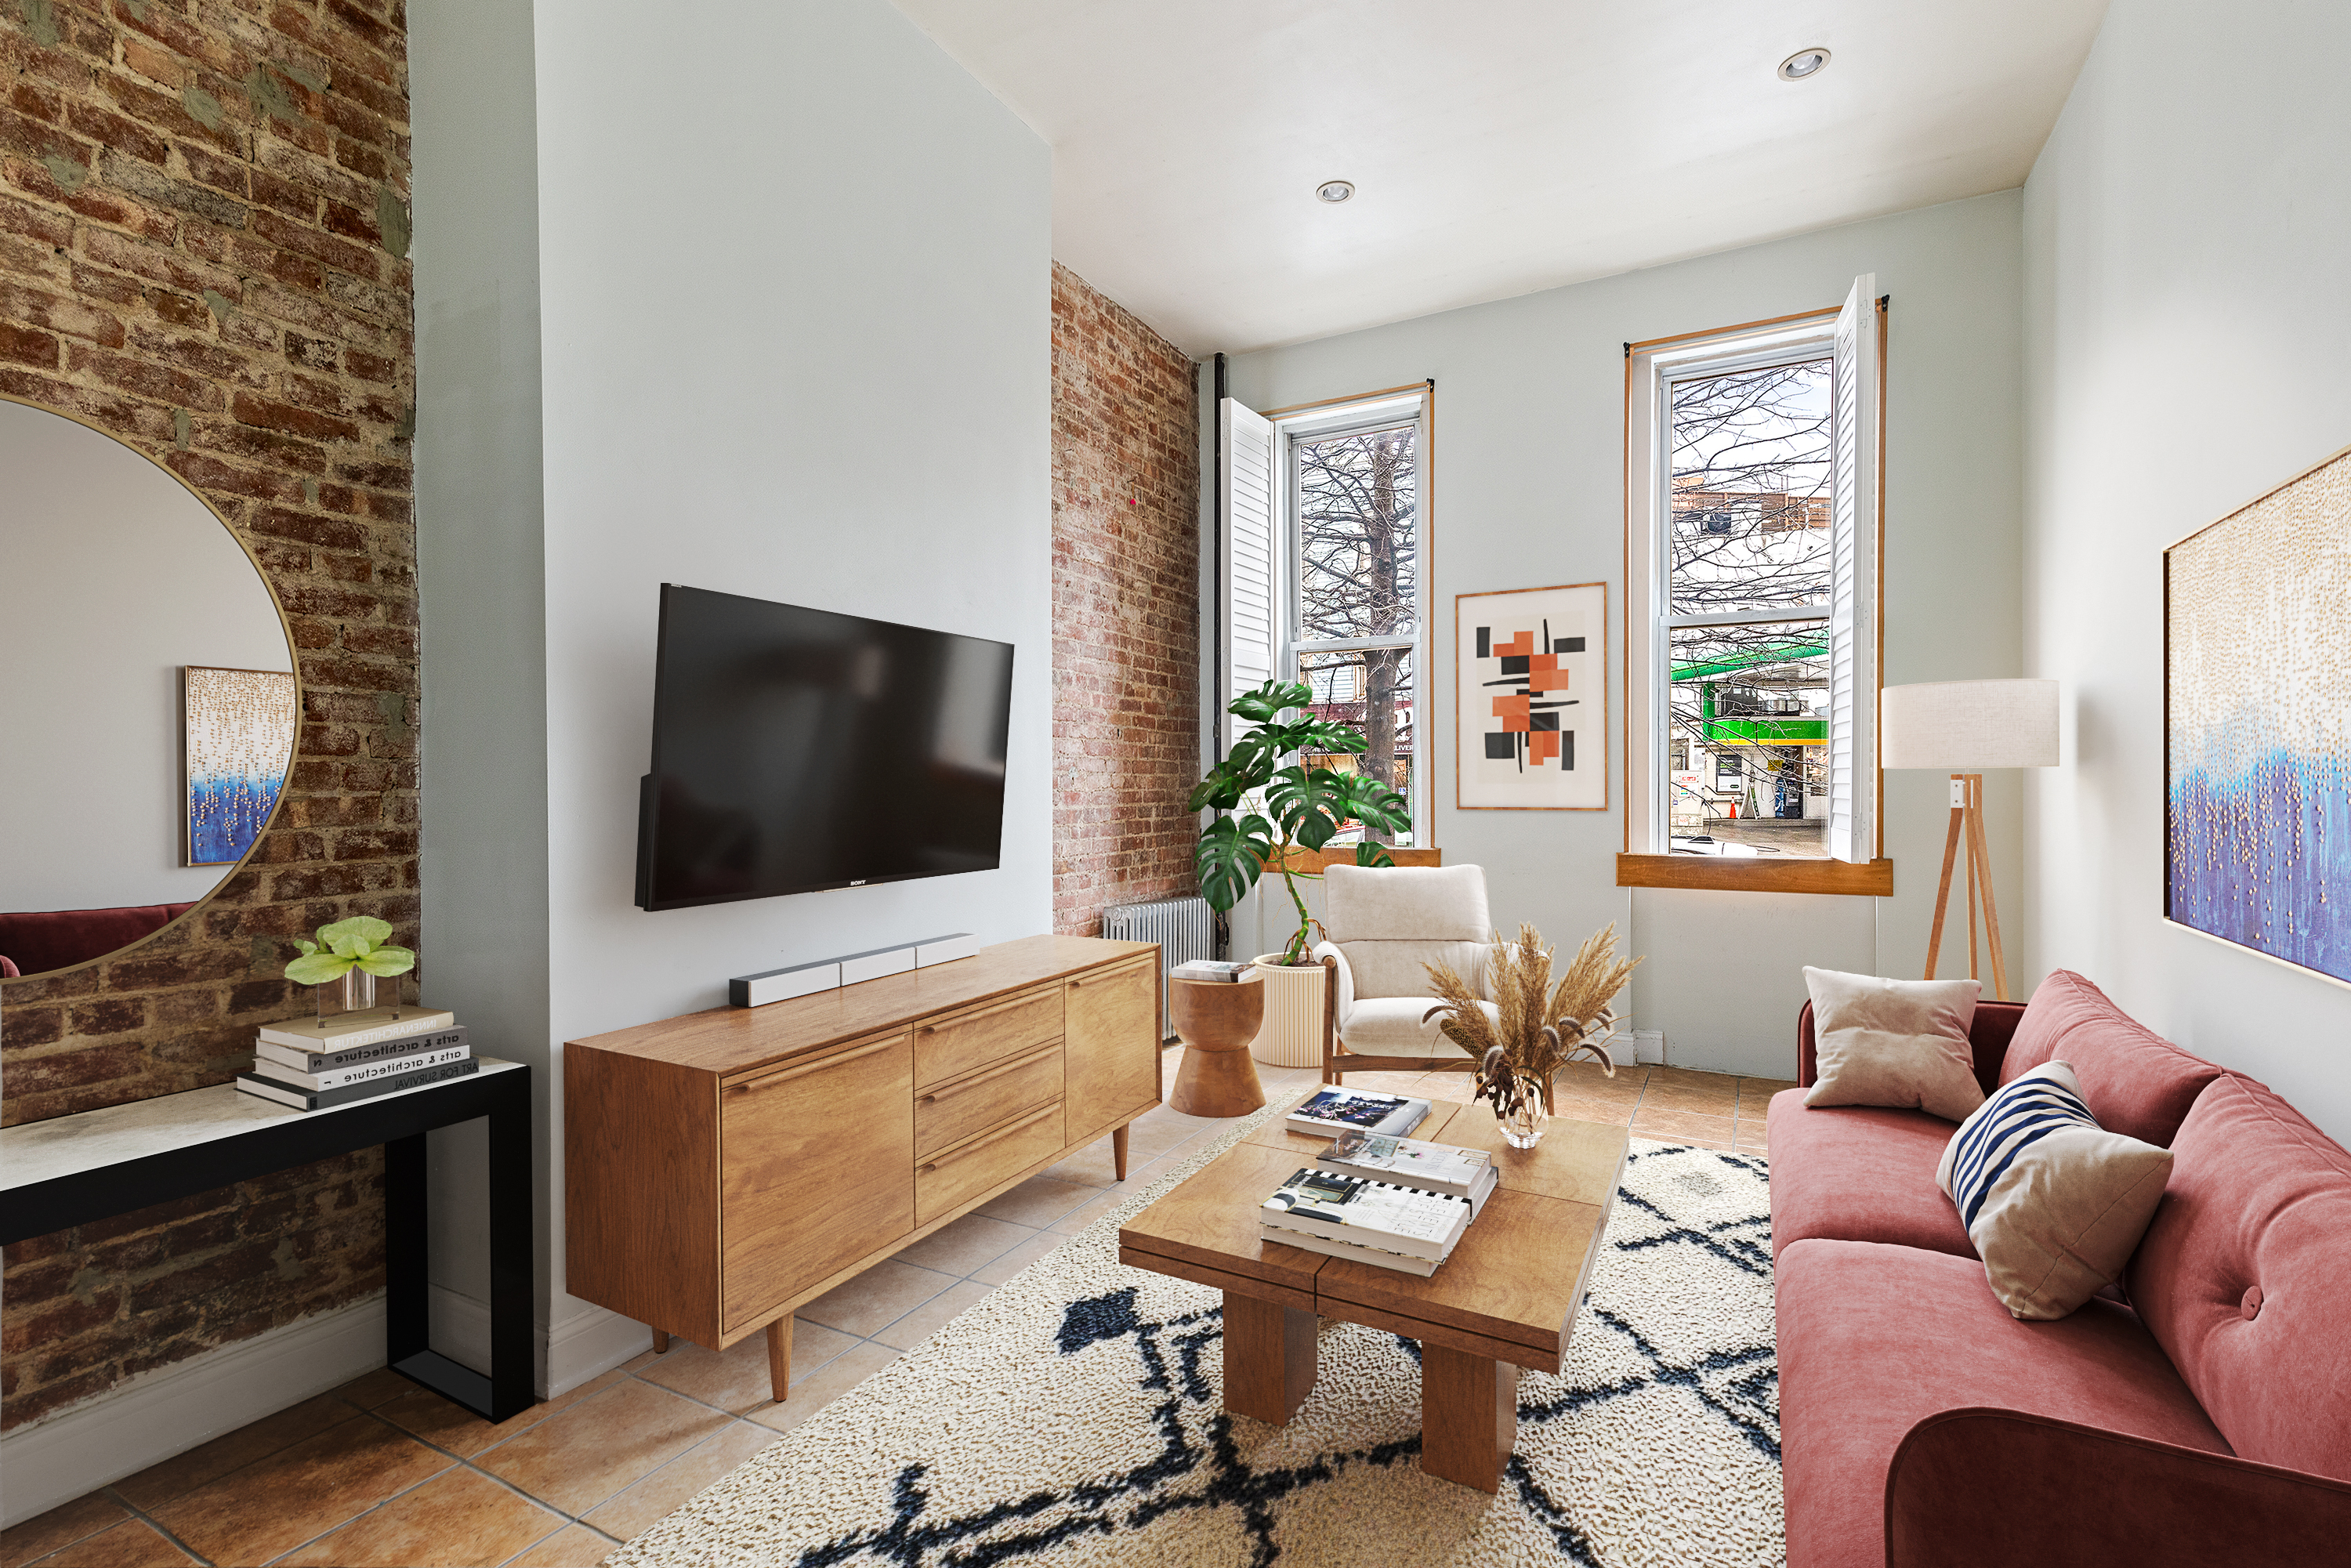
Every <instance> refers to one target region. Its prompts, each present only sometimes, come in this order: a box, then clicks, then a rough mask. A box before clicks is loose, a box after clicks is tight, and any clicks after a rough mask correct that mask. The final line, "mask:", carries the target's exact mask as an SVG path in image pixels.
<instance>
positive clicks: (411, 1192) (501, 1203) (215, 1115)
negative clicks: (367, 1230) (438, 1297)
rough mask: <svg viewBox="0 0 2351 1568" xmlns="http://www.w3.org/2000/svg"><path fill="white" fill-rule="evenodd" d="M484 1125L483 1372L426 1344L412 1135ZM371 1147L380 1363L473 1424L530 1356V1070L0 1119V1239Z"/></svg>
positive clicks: (496, 1409)
mask: <svg viewBox="0 0 2351 1568" xmlns="http://www.w3.org/2000/svg"><path fill="white" fill-rule="evenodd" d="M477 1116H479V1117H486V1118H488V1120H489V1124H490V1172H489V1190H488V1192H487V1194H486V1197H487V1198H488V1200H489V1208H490V1375H488V1376H486V1377H485V1376H483V1375H481V1374H480V1373H478V1372H475V1371H474V1370H473V1369H472V1368H470V1367H466V1366H460V1365H459V1364H457V1363H455V1362H454V1361H451V1360H450V1359H449V1358H448V1357H447V1356H444V1355H442V1354H439V1353H438V1352H436V1351H434V1349H433V1347H432V1344H431V1343H430V1342H431V1311H430V1298H429V1294H428V1289H427V1280H426V1259H425V1240H426V1237H427V1234H428V1232H427V1221H426V1216H425V1201H424V1134H426V1133H428V1132H431V1131H432V1130H433V1129H434V1128H435V1127H449V1126H455V1124H458V1123H460V1122H470V1121H472V1120H474V1119H475V1117H477ZM376 1144H381V1145H383V1186H384V1192H383V1229H384V1236H383V1250H384V1280H385V1289H384V1342H385V1343H384V1360H385V1363H386V1364H388V1365H390V1366H391V1367H392V1370H394V1371H395V1372H399V1373H402V1374H403V1375H406V1376H408V1377H410V1378H413V1379H414V1380H415V1381H416V1382H418V1383H421V1384H423V1385H424V1386H425V1387H427V1388H430V1389H432V1390H433V1391H434V1393H436V1394H440V1395H443V1396H445V1397H447V1398H450V1399H453V1400H455V1402H456V1403H458V1404H460V1405H462V1406H465V1408H466V1409H468V1410H471V1411H472V1412H473V1413H474V1414H475V1415H476V1416H481V1417H482V1418H483V1419H484V1420H486V1421H494V1422H495V1421H503V1420H505V1419H507V1417H508V1416H514V1415H517V1414H518V1413H520V1412H521V1411H523V1410H526V1409H528V1407H529V1406H532V1405H533V1404H535V1403H537V1401H538V1395H537V1394H536V1392H534V1384H535V1380H534V1378H533V1377H532V1375H531V1374H532V1361H533V1357H532V1354H531V1234H530V1194H531V1166H532V1162H531V1148H530V1069H529V1068H528V1066H526V1065H525V1064H523V1063H522V1062H519V1061H497V1060H496V1059H494V1058H490V1057H484V1058H482V1065H481V1070H480V1071H477V1072H472V1073H468V1074H467V1075H466V1076H465V1077H463V1078H455V1079H451V1080H448V1081H447V1082H442V1083H435V1084H432V1085H430V1086H429V1087H426V1088H423V1089H410V1090H404V1091H402V1092H397V1093H392V1094H386V1095H382V1096H380V1097H379V1098H376V1099H373V1100H362V1101H360V1103H357V1104H352V1105H338V1106H335V1107H333V1108H332V1109H329V1110H325V1111H297V1110H294V1109H292V1108H291V1107H288V1106H285V1105H279V1104H276V1103H272V1102H270V1101H267V1100H264V1099H262V1098H260V1097H259V1096H257V1095H253V1094H246V1093H242V1092H238V1091H237V1090H236V1089H235V1087H234V1086H233V1085H230V1084H225V1083H224V1084H220V1085H217V1086H215V1087H214V1088H211V1089H194V1090H190V1091H189V1092H186V1093H183V1094H165V1095H161V1096H159V1097H157V1098H155V1099H152V1100H140V1101H134V1102H132V1103H130V1104H127V1105H110V1106H107V1107H106V1108H105V1109H103V1110H99V1111H84V1112H81V1113H78V1114H76V1115H71V1116H58V1117H55V1118H52V1119H51V1120H49V1121H47V1122H31V1123H26V1124H24V1125H22V1126H17V1127H10V1128H7V1129H5V1131H0V1242H12V1241H22V1240H24V1239H26V1238H28V1237H34V1236H47V1235H48V1234H49V1233H50V1232H52V1231H56V1230H63V1229H64V1228H66V1227H68V1226H69V1225H79V1224H82V1223H83V1222H85V1221H87V1220H92V1219H103V1218H107V1217H109V1216H110V1215H116V1214H127V1213H129V1212H130V1211H131V1210H133V1209H139V1208H145V1207H149V1206H150V1205H152V1204H158V1203H168V1202H170V1201H171V1200H172V1199H173V1198H178V1197H190V1196H192V1195H193V1194H196V1193H200V1192H209V1191H211V1190H212V1189H213V1188H214V1187H219V1186H228V1185H229V1184H230V1183H232V1182H239V1181H246V1180H249V1179H250V1178H252V1177H254V1176H266V1175H268V1174H269V1173H270V1172H272V1171H281V1170H285V1169H287V1167H289V1166H299V1165H308V1164H309V1163H310V1162H311V1161H313V1160H323V1159H329V1158H331V1157H332V1156H334V1155H345V1154H350V1152H351V1151H353V1150H355V1149H364V1148H368V1147H370V1146H371V1145H376Z"/></svg>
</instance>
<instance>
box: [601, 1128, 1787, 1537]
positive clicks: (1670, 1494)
mask: <svg viewBox="0 0 2351 1568" xmlns="http://www.w3.org/2000/svg"><path fill="white" fill-rule="evenodd" d="M1286 1106H1287V1102H1283V1103H1281V1104H1279V1105H1276V1106H1274V1107H1270V1108H1269V1110H1267V1111H1265V1112H1261V1113H1259V1114H1258V1115H1257V1116H1256V1117H1253V1118H1251V1121H1250V1123H1249V1124H1245V1126H1246V1125H1253V1124H1255V1122H1257V1121H1259V1120H1263V1119H1265V1118H1266V1117H1269V1116H1271V1115H1275V1114H1279V1113H1280V1112H1281V1111H1282V1110H1283V1109H1286ZM1242 1130H1243V1129H1236V1130H1235V1131H1234V1132H1233V1133H1232V1134H1230V1135H1229V1136H1228V1137H1226V1138H1225V1139H1223V1140H1222V1141H1221V1142H1219V1143H1218V1144H1217V1146H1216V1148H1212V1149H1210V1150H1208V1151H1207V1152H1206V1153H1204V1154H1202V1155H1200V1157H1199V1159H1198V1160H1196V1161H1194V1162H1193V1163H1192V1164H1191V1165H1190V1166H1186V1167H1184V1168H1183V1169H1179V1170H1177V1171H1175V1172H1171V1173H1170V1174H1169V1175H1167V1176H1164V1177H1162V1178H1161V1179H1160V1180H1158V1181H1156V1182H1155V1183H1153V1184H1152V1185H1151V1186H1149V1187H1148V1188H1146V1189H1144V1190H1143V1191H1141V1192H1139V1193H1137V1194H1135V1195H1134V1197H1133V1198H1132V1199H1130V1200H1129V1201H1128V1202H1127V1203H1126V1204H1124V1205H1123V1206H1122V1207H1120V1208H1119V1209H1117V1210H1116V1211H1115V1212H1113V1213H1111V1214H1109V1215H1106V1216H1104V1217H1103V1218H1102V1219H1101V1220H1100V1221H1098V1222H1097V1223H1095V1224H1094V1225H1093V1226H1092V1228H1089V1229H1088V1230H1086V1231H1085V1232H1083V1233H1082V1234H1081V1235H1079V1236H1077V1237H1076V1238H1074V1239H1071V1242H1070V1243H1069V1244H1068V1245H1067V1246H1065V1247H1063V1248H1061V1249H1060V1250H1059V1251H1057V1252H1055V1253H1053V1254H1051V1255H1050V1256H1049V1257H1047V1258H1044V1259H1041V1260H1039V1261H1038V1262H1037V1263H1035V1264H1033V1265H1032V1266H1031V1267H1029V1269H1028V1270H1026V1271H1025V1272H1023V1273H1022V1274H1020V1275H1019V1277H1017V1278H1016V1279H1014V1280H1013V1281H1011V1282H1010V1283H1008V1284H1007V1285H1005V1286H1004V1287H1003V1288H1001V1289H999V1290H998V1291H996V1292H995V1293H994V1294H993V1295H991V1296H989V1297H988V1298H987V1300H986V1301H981V1302H979V1303H977V1305H975V1306H974V1307H973V1308H972V1309H971V1310H970V1311H969V1312H966V1313H964V1315H963V1316H961V1317H959V1318H957V1319H956V1320H955V1321H954V1322H951V1323H949V1324H948V1325H947V1326H946V1328H944V1329H941V1330H940V1331H939V1333H937V1334H936V1335H935V1336H934V1337H933V1338H932V1339H931V1340H929V1341H928V1342H927V1343H924V1344H923V1345H921V1346H919V1347H917V1348H916V1349H914V1350H913V1351H910V1352H908V1353H907V1354H904V1355H902V1356H900V1357H899V1358H898V1359H897V1360H896V1361H894V1362H892V1363H891V1364H889V1365H888V1366H886V1367H884V1368H883V1370H882V1371H880V1372H878V1373H876V1374H875V1375H873V1376H872V1378H870V1379H868V1380H867V1381H866V1383H865V1384H864V1385H862V1386H861V1387H860V1388H859V1389H858V1390H857V1391H856V1392H854V1393H852V1394H849V1395H845V1396H842V1397H841V1399H839V1400H838V1401H836V1402H835V1403H834V1404H832V1405H831V1406H828V1407H827V1408H826V1409H825V1410H823V1411H822V1412H820V1414H818V1415H817V1416H813V1417H811V1418H810V1420H809V1421H808V1422H807V1423H806V1424H805V1425H803V1426H801V1427H799V1428H798V1429H796V1430H795V1431H794V1432H793V1433H792V1434H791V1435H790V1436H789V1437H787V1438H785V1439H784V1440H783V1441H781V1442H779V1443H777V1444H775V1445H773V1446H771V1447H770V1448H768V1449H767V1450H766V1451H764V1452H763V1453H761V1454H759V1455H758V1457H757V1458H753V1459H751V1460H750V1461H749V1462H747V1463H746V1464H745V1465H744V1466H743V1467H742V1468H741V1469H737V1470H736V1471H735V1472H734V1473H733V1474H732V1475H730V1476H728V1477H727V1478H726V1479H724V1480H722V1481H720V1482H719V1483H718V1484H717V1485H716V1486H714V1487H712V1488H711V1489H710V1490H707V1491H705V1492H704V1493H702V1494H701V1495H700V1496H699V1497H696V1498H695V1499H694V1500H692V1501H691V1502H689V1503H687V1504H686V1505H685V1506H684V1508H682V1509H680V1510H679V1511H677V1512H675V1513H674V1514H672V1515H671V1516H670V1517H669V1518H668V1519H666V1520H664V1521H662V1522H661V1523H660V1524H658V1525H656V1526H654V1527H653V1529H652V1530H650V1531H647V1532H646V1533H644V1534H643V1535H642V1536H640V1537H638V1538H637V1540H636V1541H635V1542H632V1543H631V1544H630V1545H629V1546H627V1547H626V1548H624V1549H623V1550H622V1551H621V1552H618V1553H616V1554H615V1555H614V1556H613V1557H612V1558H611V1562H612V1563H616V1564H628V1565H632V1568H634V1565H645V1568H652V1565H655V1564H658V1565H661V1568H685V1565H688V1564H694V1565H700V1564H737V1563H741V1564H763V1565H765V1564H775V1565H778V1568H783V1565H790V1568H823V1565H830V1564H835V1563H843V1564H883V1563H886V1564H895V1565H898V1568H996V1565H998V1564H1004V1565H1018V1568H1030V1565H1043V1564H1050V1565H1053V1568H1062V1565H1067V1564H1080V1563H1083V1564H1118V1565H1119V1568H1160V1565H1165V1568H1177V1565H1181V1568H1224V1565H1227V1564H1249V1565H1253V1568H1265V1565H1267V1564H1272V1563H1280V1564H1282V1565H1283V1568H1357V1565H1368V1564H1413V1565H1419V1564H1432V1565H1433V1564H1458V1565H1459V1568H1472V1565H1479V1568H1482V1565H1484V1564H1490V1563H1527V1564H1532V1563H1583V1564H1586V1565H1589V1568H1619V1565H1622V1568H1635V1565H1649V1564H1655V1565H1656V1568H1689V1565H1691V1564H1698V1563H1707V1564H1725V1565H1736V1568H1749V1565H1757V1568H1763V1565H1769V1564H1774V1563H1780V1562H1781V1561H1782V1558H1783V1557H1784V1547H1783V1543H1782V1529H1781V1508H1780V1421H1779V1400H1778V1383H1777V1372H1776V1368H1775V1364H1774V1360H1773V1351H1772V1321H1771V1218H1770V1215H1771V1207H1770V1200H1769V1197H1768V1189H1767V1187H1766V1186H1765V1181H1766V1177H1765V1171H1764V1162H1763V1161H1762V1160H1761V1158H1758V1157H1756V1156H1754V1155H1729V1154H1720V1153H1717V1152H1715V1151H1713V1150H1709V1149H1694V1148H1684V1147H1677V1146H1675V1145H1666V1144H1656V1143H1650V1142H1647V1141H1646V1140H1642V1139H1637V1138H1636V1139H1635V1140H1634V1142H1633V1151H1632V1155H1631V1158H1630V1159H1629V1160H1628V1161H1627V1163H1626V1166H1625V1179H1624V1185H1623V1186H1622V1188H1621V1189H1620V1191H1619V1195H1618V1197H1617V1202H1616V1208H1615V1212H1614V1217H1613V1218H1612V1219H1611V1220H1610V1222H1609V1227H1608V1232H1607V1235H1606V1238H1605V1239H1604V1242H1603V1244H1602V1248H1601V1256H1600V1260H1599V1262H1598V1264H1597V1266H1596V1268H1595V1270H1594V1272H1593V1279H1592V1281H1591V1284H1590V1285H1589V1287H1588V1289H1587V1291H1586V1301H1585V1303H1584V1306H1583V1312H1582V1313H1581V1314H1580V1315H1579V1316H1578V1318H1577V1320H1576V1322H1575V1325H1574V1328H1573V1332H1572V1334H1571V1337H1570V1341H1569V1354H1568V1363H1567V1365H1566V1366H1565V1368H1564V1369H1563V1371H1562V1375H1559V1376H1556V1377H1553V1376H1549V1375H1543V1374H1540V1373H1527V1374H1524V1375H1521V1377H1520V1380H1519V1441H1518V1449H1517V1452H1516V1455H1515V1456H1514V1457H1513V1458H1512V1459H1511V1460H1510V1468H1509V1472H1508V1474H1507V1476H1506V1478H1505V1479H1504V1481H1503V1484H1502V1489H1501V1491H1500V1494H1499V1496H1493V1497H1489V1496H1488V1495H1486V1494H1485V1493H1483V1492H1478V1491H1471V1490H1468V1489H1466V1488H1463V1487H1458V1486H1455V1485H1453V1484H1451V1483H1450V1482H1447V1481H1441V1480H1437V1479H1433V1478H1431V1477H1428V1476H1425V1475H1423V1474H1421V1472H1420V1469H1419V1462H1418V1461H1419V1452H1420V1378H1419V1363H1418V1359H1417V1357H1418V1352H1419V1346H1418V1345H1417V1344H1416V1343H1414V1342H1412V1341H1409V1340H1404V1339H1400V1338H1398V1337H1397V1336H1395V1335H1394V1334H1390V1333H1381V1332H1379V1331H1377V1330H1374V1329H1368V1328H1363V1327H1359V1326H1357V1325H1354V1324H1352V1323H1333V1322H1324V1323H1323V1325H1322V1340H1321V1344H1320V1347H1319V1358H1320V1369H1319V1373H1318V1375H1317V1377H1316V1379H1315V1384H1314V1389H1313V1392H1312V1393H1311V1395H1309V1396H1307V1400H1306V1403H1305V1405H1304V1406H1303V1407H1302V1408H1301V1410H1300V1412H1299V1414H1298V1416H1296V1417H1295V1418H1294V1419H1292V1420H1291V1422H1290V1425H1288V1426H1287V1427H1279V1428H1277V1427H1268V1426H1265V1425H1263V1424H1261V1423H1259V1422H1257V1421H1253V1420H1250V1419H1249V1418H1248V1417H1246V1416H1227V1415H1225V1413H1224V1409H1223V1394H1222V1388H1221V1380H1222V1375H1223V1358H1222V1356H1221V1355H1220V1354H1219V1351H1218V1337H1217V1336H1218V1332H1219V1330H1218V1304H1219V1301H1220V1297H1219V1295H1218V1293H1217V1291H1213V1290H1210V1289H1208V1288H1207V1287H1205V1286H1200V1285H1195V1284H1191V1283H1189V1282H1188V1281H1182V1280H1174V1279H1169V1278H1167V1277H1166V1276H1165V1275H1160V1274H1152V1273H1146V1272H1144V1271H1142V1270H1136V1269H1130V1268H1127V1267H1126V1266H1124V1265H1123V1264H1122V1263H1120V1262H1119V1261H1118V1227H1119V1223H1120V1221H1121V1219H1122V1218H1123V1216H1125V1215H1127V1214H1129V1213H1132V1212H1133V1211H1134V1210H1135V1209H1137V1208H1140V1207H1143V1206H1144V1204H1146V1203H1148V1202H1150V1201H1151V1199H1152V1198H1154V1197H1157V1196H1158V1195H1159V1194H1160V1193H1161V1192H1164V1191H1165V1190H1166V1189H1167V1188H1168V1187H1169V1186H1173V1185H1174V1184H1175V1182H1177V1181H1179V1180H1181V1179H1182V1178H1183V1177H1184V1176H1186V1175H1188V1174H1189V1172H1190V1171H1191V1170H1192V1169H1196V1168H1197V1166H1199V1165H1201V1164H1205V1163H1206V1162H1207V1159H1209V1158H1210V1157H1211V1156H1212V1155H1214V1154H1215V1153H1216V1152H1217V1149H1221V1148H1222V1147H1223V1146H1224V1145H1225V1144H1228V1143H1230V1142H1231V1141H1232V1140H1233V1139H1234V1138H1237V1137H1238V1136H1240V1135H1241V1132H1242Z"/></svg>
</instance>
